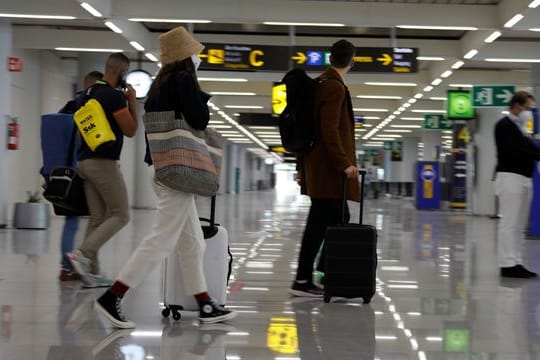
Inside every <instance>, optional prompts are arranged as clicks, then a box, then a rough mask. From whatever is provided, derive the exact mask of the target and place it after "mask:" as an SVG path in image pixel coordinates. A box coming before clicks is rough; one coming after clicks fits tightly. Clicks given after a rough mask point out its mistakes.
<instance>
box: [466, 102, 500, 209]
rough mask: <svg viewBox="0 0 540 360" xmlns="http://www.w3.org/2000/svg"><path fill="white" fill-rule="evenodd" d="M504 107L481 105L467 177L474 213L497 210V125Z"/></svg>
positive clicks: (469, 154) (468, 156)
mask: <svg viewBox="0 0 540 360" xmlns="http://www.w3.org/2000/svg"><path fill="white" fill-rule="evenodd" d="M503 110H505V108H478V109H476V112H477V114H478V128H477V130H476V133H475V134H474V135H473V143H472V144H471V146H469V153H468V154H467V159H468V160H467V162H468V163H469V166H468V168H469V171H468V174H467V178H468V181H469V184H470V185H469V189H471V196H470V198H469V199H470V200H469V201H470V202H472V204H471V203H469V205H468V206H469V207H470V208H471V209H472V212H473V214H475V215H493V214H494V213H495V193H494V186H493V181H492V178H493V172H494V171H495V165H496V162H497V160H496V156H497V154H496V149H495V138H494V135H493V132H494V129H495V124H496V123H497V121H498V120H499V119H501V118H502V117H503V115H502V114H501V112H502V111H503Z"/></svg>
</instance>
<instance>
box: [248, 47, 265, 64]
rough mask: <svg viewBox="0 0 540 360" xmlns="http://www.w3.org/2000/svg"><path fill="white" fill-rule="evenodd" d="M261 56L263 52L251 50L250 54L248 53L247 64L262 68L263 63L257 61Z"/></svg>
mask: <svg viewBox="0 0 540 360" xmlns="http://www.w3.org/2000/svg"><path fill="white" fill-rule="evenodd" d="M263 55H264V52H262V50H253V51H252V52H250V53H249V63H250V64H251V66H257V67H261V66H263V65H264V61H262V60H258V59H257V57H258V56H263Z"/></svg>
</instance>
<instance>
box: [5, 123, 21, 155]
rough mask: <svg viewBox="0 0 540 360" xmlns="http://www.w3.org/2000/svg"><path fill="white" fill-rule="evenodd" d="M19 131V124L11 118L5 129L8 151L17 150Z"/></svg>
mask: <svg viewBox="0 0 540 360" xmlns="http://www.w3.org/2000/svg"><path fill="white" fill-rule="evenodd" d="M19 130H20V124H19V123H18V122H17V118H11V121H10V122H9V123H8V127H7V133H8V143H7V148H8V150H17V149H18V148H19Z"/></svg>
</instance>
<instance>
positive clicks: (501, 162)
mask: <svg viewBox="0 0 540 360" xmlns="http://www.w3.org/2000/svg"><path fill="white" fill-rule="evenodd" d="M534 106H535V102H534V97H533V96H532V95H531V94H529V93H528V92H525V91H519V92H517V93H516V94H514V96H513V98H512V100H511V101H510V112H509V114H508V115H507V116H505V117H504V118H502V119H501V120H499V121H498V122H497V124H496V125H495V144H496V147H497V168H496V177H495V194H496V195H497V196H498V198H499V207H500V214H501V216H502V218H501V220H499V224H498V229H497V238H498V245H497V252H498V257H499V267H500V275H501V276H502V277H511V278H531V277H536V276H537V274H536V273H534V272H532V271H529V270H527V269H526V268H525V267H524V266H523V240H524V233H525V231H526V227H527V224H528V220H529V210H530V204H531V189H532V182H531V177H532V175H533V172H534V164H535V161H538V160H540V149H539V148H537V147H536V145H535V144H534V143H533V141H532V140H531V139H530V137H529V135H528V134H527V131H526V122H527V121H528V120H530V119H532V112H531V109H532V108H534Z"/></svg>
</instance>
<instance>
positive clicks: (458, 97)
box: [447, 90, 474, 120]
mask: <svg viewBox="0 0 540 360" xmlns="http://www.w3.org/2000/svg"><path fill="white" fill-rule="evenodd" d="M447 104H448V109H447V115H448V119H464V120H467V119H472V118H474V108H473V106H472V95H471V93H470V92H469V91H465V90H450V91H448V101H447Z"/></svg>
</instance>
